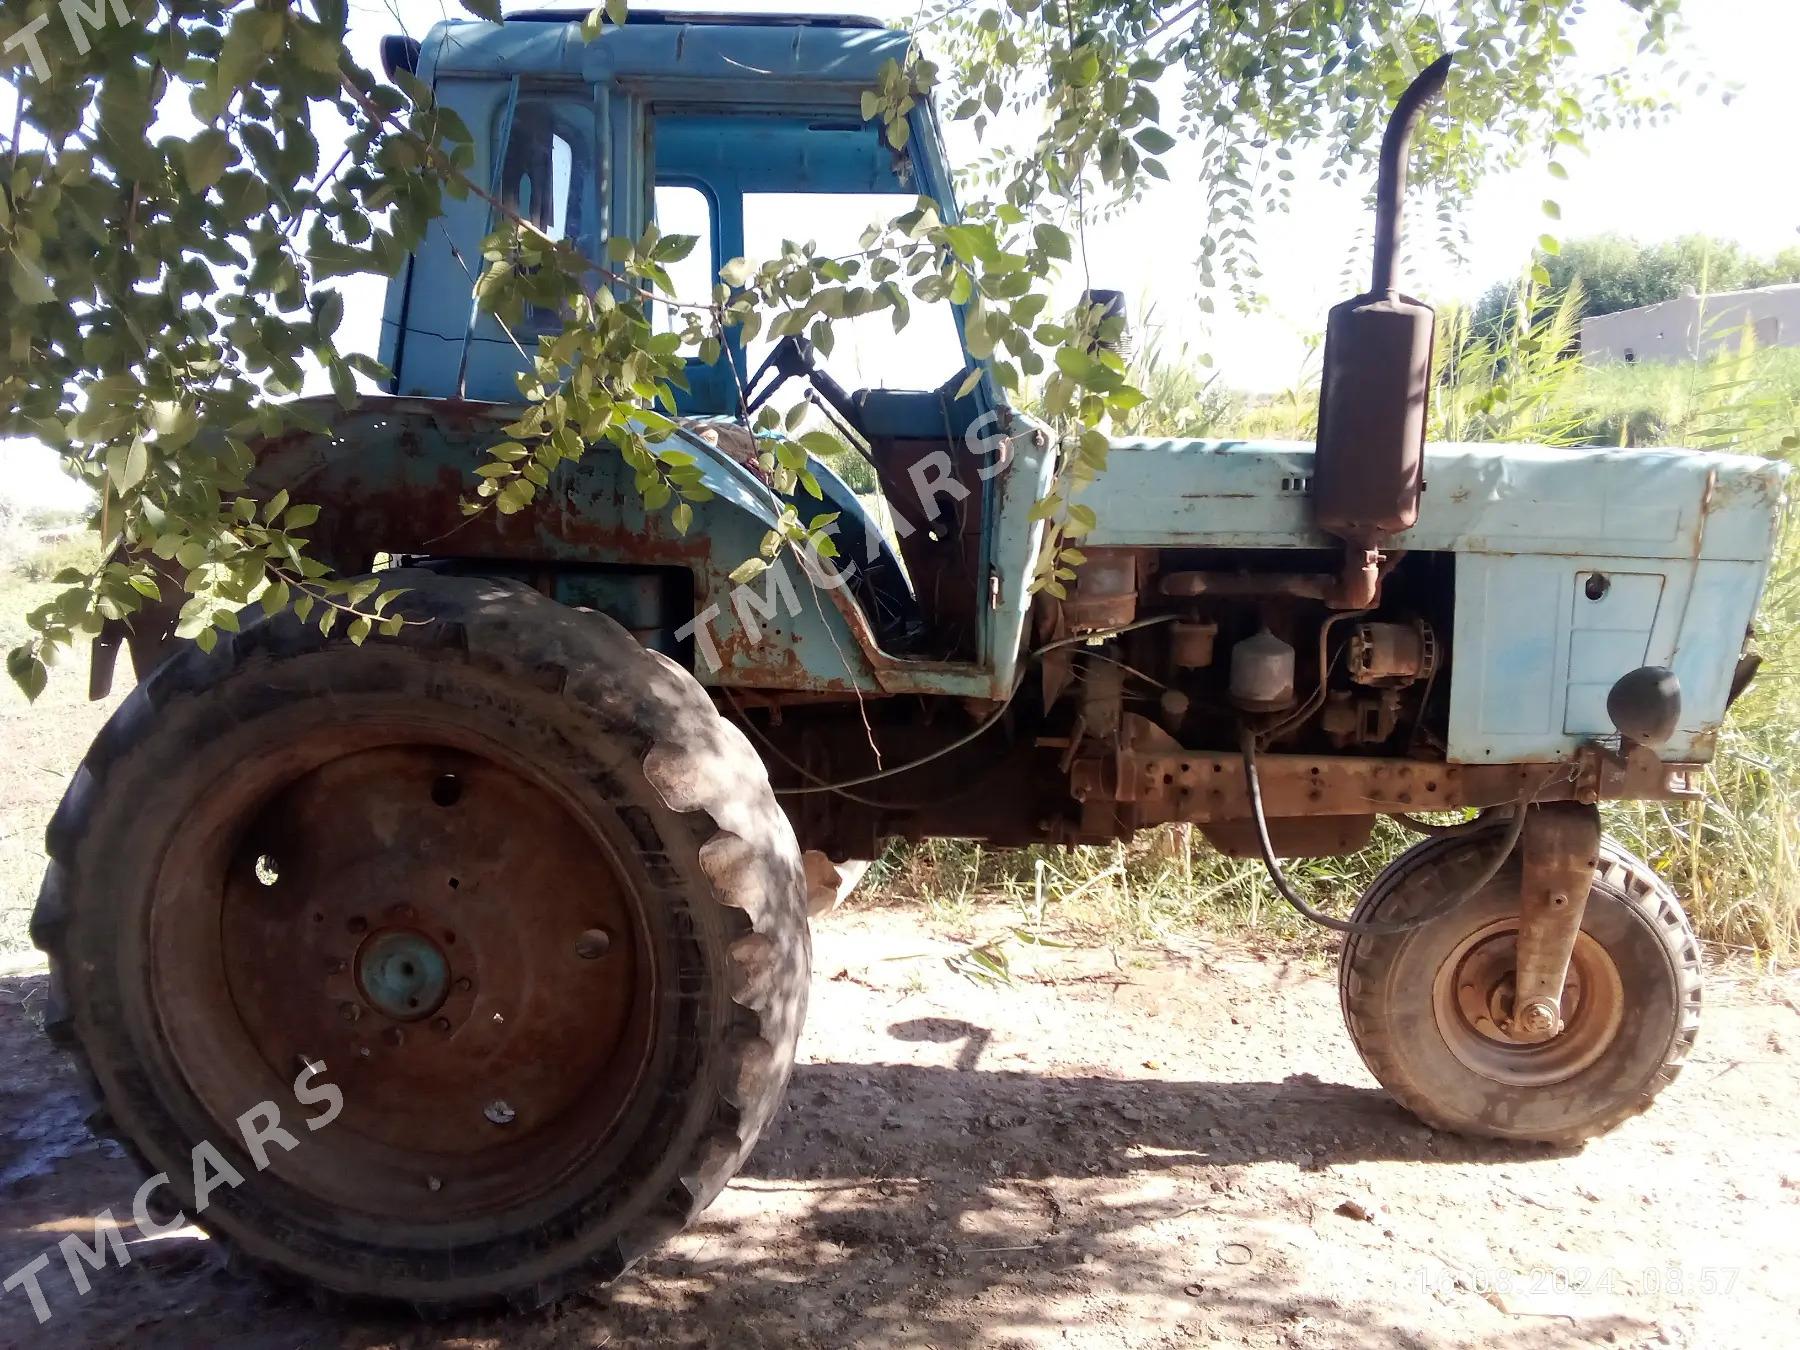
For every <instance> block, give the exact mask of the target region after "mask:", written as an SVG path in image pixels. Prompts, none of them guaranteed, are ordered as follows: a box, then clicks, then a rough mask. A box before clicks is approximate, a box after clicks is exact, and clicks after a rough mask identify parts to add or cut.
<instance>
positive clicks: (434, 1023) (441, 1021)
mask: <svg viewBox="0 0 1800 1350" xmlns="http://www.w3.org/2000/svg"><path fill="white" fill-rule="evenodd" d="M431 1029H432V1030H433V1031H448V1030H450V1019H449V1018H448V1017H434V1018H432V1019H431Z"/></svg>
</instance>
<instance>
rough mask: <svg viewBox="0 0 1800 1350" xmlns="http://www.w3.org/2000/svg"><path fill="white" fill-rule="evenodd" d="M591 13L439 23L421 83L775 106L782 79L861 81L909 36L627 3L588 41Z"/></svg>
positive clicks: (858, 23)
mask: <svg viewBox="0 0 1800 1350" xmlns="http://www.w3.org/2000/svg"><path fill="white" fill-rule="evenodd" d="M589 12H591V11H589V10H526V11H522V12H520V13H517V14H508V15H507V16H506V18H505V20H504V21H503V22H501V23H484V22H464V21H460V20H450V21H446V22H443V23H439V24H438V25H436V26H435V27H434V28H433V29H432V30H431V32H430V33H429V34H428V35H427V36H426V38H425V41H424V43H423V44H422V47H421V49H420V52H419V55H418V70H419V74H420V76H421V77H422V78H424V79H426V80H427V81H430V80H433V79H435V78H437V77H438V76H439V75H445V74H451V75H485V76H513V75H527V76H531V75H540V76H562V77H564V78H568V77H576V78H580V79H582V80H585V81H588V82H592V83H600V82H610V81H618V80H631V79H633V78H637V79H642V80H645V81H652V82H654V81H662V80H676V81H704V82H718V83H721V84H723V83H730V84H731V85H734V86H737V87H738V88H739V89H740V91H754V93H755V94H756V95H757V96H758V97H766V99H767V100H768V101H769V102H771V103H780V102H782V101H784V98H785V95H786V91H784V88H783V86H784V85H789V84H792V83H794V82H800V83H803V84H807V85H811V86H815V87H816V86H818V85H822V84H823V85H839V86H855V87H857V88H859V89H860V88H866V87H868V86H869V85H871V84H873V83H874V80H875V75H876V72H877V71H878V70H880V68H881V65H882V63H883V62H884V61H887V60H895V61H899V60H902V59H904V57H905V55H906V48H907V43H908V41H909V39H908V36H907V34H906V33H905V32H903V31H901V30H899V29H895V28H888V27H886V26H884V25H882V24H880V23H878V22H876V21H875V20H873V19H865V18H859V17H855V16H850V15H813V14H725V13H704V14H702V13H685V12H676V11H668V10H637V9H633V10H632V11H631V14H630V17H629V18H628V20H627V22H626V23H625V24H624V26H623V27H619V28H608V29H607V30H606V31H605V32H604V33H602V34H601V35H600V36H599V37H597V38H595V39H594V40H593V41H591V42H589V41H586V40H585V39H583V37H582V36H581V21H582V20H583V19H584V18H586V17H587V14H588V13H589ZM735 96H742V95H741V93H740V94H739V95H735Z"/></svg>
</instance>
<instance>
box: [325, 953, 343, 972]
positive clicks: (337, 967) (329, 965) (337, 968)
mask: <svg viewBox="0 0 1800 1350" xmlns="http://www.w3.org/2000/svg"><path fill="white" fill-rule="evenodd" d="M325 973H326V974H327V975H342V974H343V973H344V963H343V962H342V961H340V960H338V959H337V958H336V957H335V956H334V957H332V958H331V959H330V960H329V961H327V962H326V963H325Z"/></svg>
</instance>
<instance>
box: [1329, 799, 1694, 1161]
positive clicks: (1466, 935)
mask: <svg viewBox="0 0 1800 1350" xmlns="http://www.w3.org/2000/svg"><path fill="white" fill-rule="evenodd" d="M1497 833H1498V832H1497V831H1483V832H1482V833H1481V834H1479V835H1476V836H1474V837H1470V836H1466V835H1465V836H1460V837H1444V838H1437V839H1430V840H1427V841H1425V842H1424V843H1421V844H1418V845H1415V846H1414V847H1413V848H1411V849H1408V850H1407V851H1406V852H1405V853H1403V854H1402V855H1401V856H1400V857H1399V858H1397V859H1395V860H1394V862H1392V863H1391V864H1390V865H1389V866H1388V867H1387V869H1386V870H1385V871H1383V872H1382V874H1381V875H1380V876H1379V877H1377V878H1376V879H1375V882H1374V884H1373V885H1371V886H1370V888H1369V890H1368V892H1367V893H1366V894H1365V895H1364V896H1363V898H1362V901H1361V903H1359V904H1358V905H1357V907H1356V912H1355V915H1354V918H1355V919H1357V920H1359V921H1367V920H1393V919H1403V918H1406V917H1408V916H1411V915H1414V914H1422V913H1426V912H1429V911H1430V910H1431V909H1432V908H1433V907H1434V906H1438V905H1441V904H1442V902H1443V900H1444V898H1445V897H1447V896H1449V895H1450V894H1452V893H1453V892H1454V891H1455V890H1456V889H1458V888H1459V887H1461V886H1463V885H1465V884H1466V883H1467V881H1468V880H1469V879H1471V877H1472V876H1473V875H1474V874H1475V873H1477V872H1479V870H1480V869H1481V867H1482V866H1483V864H1484V862H1485V860H1486V859H1487V858H1489V857H1491V856H1492V853H1491V850H1492V848H1493V846H1494V843H1495V837H1496V834H1497ZM1519 866H1520V864H1519V860H1518V858H1517V857H1516V856H1515V857H1514V858H1513V859H1511V860H1510V861H1509V862H1508V863H1507V864H1506V866H1504V867H1502V868H1501V870H1500V872H1499V874H1498V875H1497V876H1495V877H1494V879H1493V880H1492V881H1490V882H1489V883H1488V884H1487V886H1486V887H1485V888H1484V890H1483V891H1482V893H1481V894H1480V895H1479V896H1477V897H1476V898H1475V899H1473V900H1471V901H1470V902H1469V903H1468V904H1466V905H1463V906H1462V907H1461V908H1459V909H1456V910H1453V911H1452V912H1451V913H1449V914H1447V915H1445V916H1444V917H1443V918H1441V919H1439V920H1437V921H1435V922H1433V923H1429V924H1427V925H1425V926H1424V927H1422V928H1417V929H1413V930H1411V931H1409V932H1405V933H1398V934H1391V935H1386V936H1367V935H1354V936H1351V937H1349V938H1347V939H1346V940H1345V942H1344V947H1343V952H1342V955H1341V956H1340V958H1339V966H1338V991H1339V995H1340V1001H1341V1003H1342V1005H1343V1011H1344V1021H1345V1024H1346V1025H1347V1026H1348V1028H1349V1031H1350V1039H1351V1040H1352V1041H1353V1042H1354V1043H1355V1045H1356V1048H1357V1051H1358V1053H1360V1054H1361V1055H1362V1059H1363V1063H1365V1064H1366V1065H1368V1067H1369V1072H1370V1073H1372V1074H1374V1075H1375V1077H1376V1078H1377V1079H1378V1080H1379V1081H1380V1083H1381V1085H1382V1086H1383V1087H1384V1088H1386V1089H1387V1090H1388V1091H1389V1092H1390V1093H1392V1094H1393V1096H1394V1098H1395V1099H1396V1100H1397V1101H1398V1102H1399V1103H1400V1104H1401V1105H1402V1106H1404V1107H1405V1108H1406V1109H1407V1110H1408V1111H1410V1112H1412V1113H1413V1114H1414V1115H1415V1116H1417V1117H1418V1118H1419V1119H1420V1120H1422V1121H1424V1122H1425V1123H1426V1124H1427V1125H1432V1126H1435V1127H1436V1128H1438V1129H1443V1130H1451V1131H1455V1132H1456V1133H1459V1134H1469V1135H1477V1136H1484V1137H1488V1138H1496V1139H1513V1140H1531V1141H1538V1142H1542V1143H1547V1144H1557V1145H1575V1144H1579V1143H1581V1142H1583V1141H1584V1140H1587V1139H1591V1138H1593V1137H1594V1136H1596V1135H1600V1134H1604V1133H1606V1132H1607V1131H1608V1130H1610V1129H1612V1128H1614V1127H1615V1126H1616V1125H1618V1124H1620V1123H1621V1122H1622V1121H1625V1120H1627V1119H1629V1118H1630V1117H1632V1116H1635V1115H1637V1114H1638V1113H1640V1112H1642V1111H1644V1110H1647V1109H1648V1108H1649V1106H1650V1103H1651V1102H1652V1101H1654V1100H1655V1099H1656V1095H1657V1093H1659V1092H1661V1091H1662V1090H1663V1089H1664V1088H1665V1087H1667V1086H1668V1085H1669V1084H1670V1083H1672V1082H1673V1081H1674V1080H1675V1077H1676V1075H1677V1074H1678V1073H1680V1071H1681V1066H1682V1063H1683V1062H1684V1060H1685V1059H1686V1058H1687V1055H1688V1052H1689V1051H1690V1050H1691V1049H1692V1048H1693V1045H1694V1039H1695V1036H1696V1034H1697V1033H1698V1031H1699V1025H1700V990H1701V961H1700V945H1699V943H1698V942H1696V941H1695V939H1694V935H1693V931H1692V929H1691V928H1690V927H1689V926H1688V922H1687V917H1686V916H1685V915H1684V914H1683V913H1682V911H1681V906H1680V904H1679V903H1678V902H1677V901H1676V899H1675V896H1674V894H1673V892H1671V891H1670V890H1669V888H1668V887H1667V886H1666V885H1665V884H1664V883H1663V882H1662V880H1661V879H1660V878H1659V877H1657V875H1656V874H1655V872H1653V871H1652V870H1651V869H1650V867H1649V865H1648V864H1646V863H1644V862H1643V861H1641V860H1640V859H1638V858H1635V857H1633V856H1632V855H1631V854H1629V853H1627V852H1626V851H1625V850H1624V849H1623V848H1621V847H1620V846H1619V845H1618V844H1617V843H1616V842H1614V841H1613V840H1611V839H1603V840H1602V841H1601V848H1600V867H1599V871H1598V873H1597V874H1596V876H1595V879H1594V885H1593V889H1592V890H1591V891H1590V892H1589V895H1588V901H1587V908H1586V910H1585V912H1584V913H1583V916H1582V923H1581V933H1580V934H1579V936H1578V937H1577V941H1576V950H1575V955H1574V959H1573V960H1572V961H1571V963H1570V977H1569V982H1568V983H1567V984H1565V986H1564V994H1563V1002H1564V1011H1565V1019H1566V1024H1565V1027H1564V1029H1563V1030H1562V1031H1561V1032H1560V1033H1559V1034H1558V1035H1557V1036H1555V1037H1553V1038H1551V1039H1550V1040H1549V1041H1546V1042H1543V1043H1541V1044H1537V1045H1529V1044H1524V1043H1519V1042H1513V1041H1512V1040H1511V1038H1510V1037H1509V1036H1508V1035H1507V1034H1506V1033H1505V1031H1504V1026H1503V1024H1504V1022H1505V1020H1506V1018H1507V1016H1508V1013H1509V1008H1510V977H1511V969H1512V967H1511V952H1512V943H1513V941H1514V937H1513V935H1514V934H1516V932H1517V928H1518V912H1519V898H1518V897H1519Z"/></svg>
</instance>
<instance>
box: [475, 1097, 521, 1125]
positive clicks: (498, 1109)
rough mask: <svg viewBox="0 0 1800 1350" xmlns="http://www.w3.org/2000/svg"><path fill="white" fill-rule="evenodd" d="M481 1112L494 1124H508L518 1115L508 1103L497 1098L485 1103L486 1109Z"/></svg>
mask: <svg viewBox="0 0 1800 1350" xmlns="http://www.w3.org/2000/svg"><path fill="white" fill-rule="evenodd" d="M481 1114H482V1115H484V1116H486V1117H487V1118H488V1120H489V1121H490V1122H491V1123H493V1124H495V1125H510V1124H512V1123H513V1121H515V1120H517V1119H518V1115H519V1113H518V1112H517V1111H514V1110H513V1109H512V1107H511V1106H510V1105H509V1104H508V1103H506V1102H504V1101H498V1100H496V1101H491V1102H489V1103H488V1104H487V1110H485V1111H483V1112H482V1113H481Z"/></svg>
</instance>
